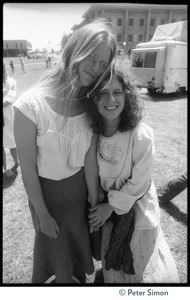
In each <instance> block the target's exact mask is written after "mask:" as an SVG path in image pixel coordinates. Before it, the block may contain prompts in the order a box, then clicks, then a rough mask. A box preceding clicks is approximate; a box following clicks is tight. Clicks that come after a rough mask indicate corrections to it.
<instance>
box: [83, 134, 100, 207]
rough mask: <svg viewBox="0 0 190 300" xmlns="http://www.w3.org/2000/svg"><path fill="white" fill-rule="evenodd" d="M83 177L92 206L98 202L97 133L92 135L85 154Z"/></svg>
mask: <svg viewBox="0 0 190 300" xmlns="http://www.w3.org/2000/svg"><path fill="white" fill-rule="evenodd" d="M84 172H85V178H86V183H87V188H88V194H89V203H90V205H91V207H94V206H95V205H96V204H97V202H98V184H99V177H98V164H97V135H93V136H92V141H91V145H90V148H89V150H88V152H87V153H86V156H85V165H84Z"/></svg>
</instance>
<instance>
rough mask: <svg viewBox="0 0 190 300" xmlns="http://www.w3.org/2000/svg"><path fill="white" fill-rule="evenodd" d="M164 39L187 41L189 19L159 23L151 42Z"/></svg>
mask: <svg viewBox="0 0 190 300" xmlns="http://www.w3.org/2000/svg"><path fill="white" fill-rule="evenodd" d="M163 40H175V41H181V42H187V21H181V22H175V23H168V24H164V25H158V26H157V28H156V31H155V33H154V35H153V37H152V39H151V42H153V41H163Z"/></svg>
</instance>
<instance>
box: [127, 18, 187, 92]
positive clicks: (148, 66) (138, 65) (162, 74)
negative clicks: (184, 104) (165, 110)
mask: <svg viewBox="0 0 190 300" xmlns="http://www.w3.org/2000/svg"><path fill="white" fill-rule="evenodd" d="M186 23H187V22H186V21H182V22H176V23H171V24H165V25H160V26H158V27H157V29H156V31H155V34H154V36H153V38H152V40H151V41H150V42H147V43H140V44H138V45H137V46H136V49H133V50H132V51H131V54H132V55H131V59H132V62H131V63H132V72H133V75H134V76H135V78H136V80H137V82H138V86H139V87H145V88H147V90H148V92H149V93H155V92H160V93H164V94H167V93H175V95H181V94H182V92H184V91H187V42H186V41H187V37H186V36H187V34H186V35H185V32H187V30H186V29H187V24H186ZM166 35H167V36H166Z"/></svg>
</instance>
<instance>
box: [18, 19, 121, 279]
mask: <svg viewBox="0 0 190 300" xmlns="http://www.w3.org/2000/svg"><path fill="white" fill-rule="evenodd" d="M115 53H116V40H115V37H114V35H113V33H112V32H111V30H110V27H109V26H108V25H106V23H105V22H103V21H98V20H97V21H95V22H92V23H90V24H87V25H85V26H83V27H81V28H79V29H78V30H77V31H75V32H74V33H73V34H72V36H71V37H70V39H69V40H68V42H67V43H66V45H65V46H64V48H63V50H62V55H61V57H60V60H59V62H58V63H57V64H56V65H55V66H54V67H53V68H52V69H50V70H49V71H48V72H47V73H45V75H43V76H42V77H41V79H40V81H39V82H38V84H37V85H36V86H35V87H33V88H32V89H31V90H30V91H28V92H26V93H24V94H23V95H22V96H21V97H20V99H18V101H17V103H16V104H15V138H16V143H17V147H18V154H19V159H20V165H21V169H22V176H23V182H24V186H25V189H26V192H27V194H28V198H29V206H30V209H31V214H32V219H33V223H34V227H35V230H36V235H35V243H34V263H33V276H32V282H33V283H44V282H46V281H47V279H48V278H49V277H50V276H52V275H54V274H55V283H73V266H72V261H73V260H74V259H75V257H79V258H80V261H81V263H82V266H83V267H84V270H85V273H86V276H87V282H88V278H89V277H88V276H90V275H92V274H93V272H94V266H93V260H92V253H91V247H90V241H89V233H88V226H87V219H86V216H85V210H86V204H87V188H86V181H85V176H84V174H86V180H87V185H88V188H89V201H91V205H92V206H93V205H94V204H95V201H96V193H97V190H96V180H97V168H94V169H93V170H90V165H91V162H92V161H93V159H94V157H95V153H93V151H91V149H93V147H90V145H94V144H95V143H96V136H95V135H94V136H93V134H92V130H91V129H90V120H89V117H88V115H87V113H86V107H85V103H84V98H85V97H86V94H87V93H88V94H90V93H91V92H92V91H93V89H94V87H96V86H98V84H99V83H100V82H101V78H102V75H103V74H104V73H105V72H106V71H107V70H108V69H109V68H110V66H111V64H112V62H113V60H114V57H115ZM84 92H85V97H81V96H80V95H81V93H84ZM87 152H88V156H86V154H87ZM84 166H85V171H84ZM93 174H94V175H93ZM89 176H94V177H93V178H94V183H93V184H91V185H90V184H89V183H88V178H89Z"/></svg>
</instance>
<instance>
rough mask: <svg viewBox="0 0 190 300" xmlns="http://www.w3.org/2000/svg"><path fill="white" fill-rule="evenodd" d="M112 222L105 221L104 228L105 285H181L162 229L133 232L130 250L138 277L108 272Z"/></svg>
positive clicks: (111, 270)
mask: <svg viewBox="0 0 190 300" xmlns="http://www.w3.org/2000/svg"><path fill="white" fill-rule="evenodd" d="M112 227H113V223H111V222H110V221H108V222H106V223H105V224H104V225H103V228H102V249H101V256H102V266H103V275H104V283H179V276H178V271H177V268H176V265H175V262H174V259H173V256H172V254H171V251H170V249H169V246H168V244H167V242H166V240H165V238H164V236H163V232H162V230H161V227H160V226H158V227H157V228H154V229H150V230H137V229H135V230H134V232H133V236H132V239H131V243H130V247H131V252H132V256H133V267H134V270H135V274H134V275H132V274H126V273H125V272H124V271H123V269H122V268H121V270H119V271H115V270H113V269H110V270H109V271H106V270H105V259H104V256H105V254H106V252H107V250H108V247H109V239H110V234H111V230H112Z"/></svg>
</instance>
